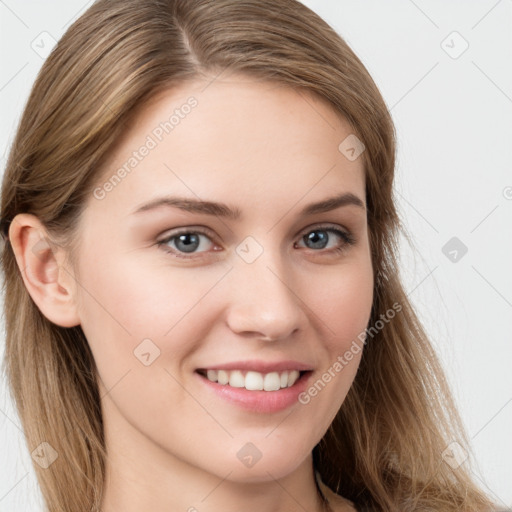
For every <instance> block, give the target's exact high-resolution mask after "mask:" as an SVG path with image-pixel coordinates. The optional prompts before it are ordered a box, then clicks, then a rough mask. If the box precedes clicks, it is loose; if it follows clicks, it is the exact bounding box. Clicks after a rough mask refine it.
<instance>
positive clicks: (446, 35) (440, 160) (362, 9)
mask: <svg viewBox="0 0 512 512" xmlns="http://www.w3.org/2000/svg"><path fill="white" fill-rule="evenodd" d="M304 3H306V4H307V5H308V6H309V7H311V8H312V9H313V10H315V11H316V12H317V13H318V14H320V15H321V16H322V17H323V18H324V19H325V20H326V21H328V22H329V23H330V24H331V25H332V26H333V27H334V28H335V29H336V30H337V31H338V32H339V33H340V34H341V35H342V37H344V38H345V40H346V41H347V42H348V43H349V45H350V46H351V48H352V49H353V50H354V51H355V53H356V54H357V55H358V56H359V58H360V59H361V60H362V61H363V63H364V64H365V66H366V67H367V68H368V70H369V72H370V74H371V75H372V76H373V78H374V80H375V82H376V83H377V85H378V87H379V88H380V90H381V92H382V94H383V96H384V98H385V101H386V103H387V105H388V107H389V108H390V109H391V113H392V116H393V119H394V121H395V124H396V128H397V135H398V144H399V147H398V167H397V182H396V197H397V202H398V205H399V208H400V212H401V216H402V218H403V221H404V224H405V226H406V228H407V230H408V232H409V234H410V235H411V236H412V238H413V241H414V248H411V247H409V246H408V245H407V244H405V243H404V244H403V250H402V262H403V265H402V267H403V269H404V280H405V283H406V289H407V290H408V292H409V297H410V298H411V300H412V301H413V303H414V304H415V306H416V307H417V310H418V314H419V316H420V318H421V319H422V320H423V322H424V323H425V325H426V327H427V330H428V332H429V333H430V335H431V337H432V339H433V343H434V345H435V346H436V348H437V349H438V351H439V353H440V355H441V358H442V361H443V363H444V366H445V368H446V371H447V374H448V378H449V381H450V384H451V386H452V388H453V391H454V393H455V396H456V399H457V401H458V404H459V407H460V410H461V413H462V417H463V419H464V422H465V424H466V427H467V430H468V433H469V436H470V438H471V440H472V446H473V449H474V452H475V455H476V462H477V469H476V470H475V477H476V478H477V479H478V480H479V481H480V483H481V485H482V486H485V487H486V488H487V489H488V491H489V493H491V494H492V495H493V496H494V498H495V499H496V500H497V501H498V503H500V504H501V505H502V506H503V507H505V506H508V507H511V506H512V436H511V435H510V432H512V429H511V427H512V371H511V367H510V366H511V363H512V342H511V334H510V333H511V331H512V272H511V271H510V266H511V263H512V222H511V220H512V1H511V0H500V1H496V0H489V1H488V0H485V1H484V0H481V1H467V0H466V1H462V0H458V1H455V0H452V1H450V2H446V1H441V0H435V1H433V0H431V1H429V2H427V1H420V0H416V1H412V0H388V1H387V2H379V1H377V0H372V1H369V0H367V1H365V2H360V1H357V0H304ZM89 5H91V2H88V3H86V2H83V1H80V0H67V1H62V0H61V1H56V0H52V1H46V2H36V1H28V0H23V1H15V0H2V1H0V25H1V35H0V52H1V55H0V105H1V117H0V165H1V169H2V172H3V169H4V166H5V157H6V156H7V151H8V148H9V145H10V143H11V141H12V138H13V136H14V130H15V127H16V124H17V122H18V119H19V116H20V113H21V111H22V109H23V106H24V104H25V101H26V99H27V97H28V93H29V90H30V87H31V85H32V83H33V81H34V79H35V76H36V73H37V72H38V70H39V68H40V66H41V65H42V62H43V59H42V58H41V56H40V55H38V53H37V52H36V51H35V50H34V49H33V48H32V46H34V47H36V44H39V47H40V48H41V47H42V46H43V43H44V44H45V46H46V48H48V47H49V45H50V46H51V39H50V37H49V36H48V35H43V36H40V34H41V33H42V32H47V33H48V34H50V35H51V36H52V37H53V38H54V39H57V40H58V39H59V38H60V37H61V35H62V34H63V33H64V31H65V30H66V29H67V27H68V26H69V24H70V23H71V22H72V21H74V20H75V19H76V18H77V17H78V16H79V15H80V14H81V13H82V12H83V11H84V10H85V9H86V7H88V6H89ZM453 32H457V33H458V34H453ZM42 38H43V39H42ZM466 45H469V46H468V47H467V49H466V50H465V51H464V52H463V53H461V52H462V50H463V49H464V48H465V46H466ZM38 51H40V52H41V51H43V49H42V48H41V49H40V50H38ZM459 54H460V55H459ZM452 237H457V238H458V239H459V240H460V241H461V242H462V243H463V244H464V245H465V246H466V247H467V248H468V251H467V253H466V254H465V255H463V256H461V254H462V253H461V252H460V251H459V252H458V253H457V261H456V262H453V261H451V260H450V259H449V257H447V256H445V254H443V252H442V248H443V247H444V245H445V244H446V243H447V242H448V241H449V240H450V239H451V238H452ZM449 250H452V248H449ZM446 252H448V251H446ZM453 255H454V253H452V255H451V256H450V255H449V256H450V257H452V258H453V257H454V256H453ZM2 330H3V322H2ZM3 349H4V346H3V337H2V339H0V357H1V355H2V353H3ZM440 456H441V454H440ZM0 460H1V464H0V511H14V510H16V512H25V511H30V512H36V511H39V510H42V506H41V500H40V497H39V494H38V493H39V491H38V489H37V485H36V481H35V476H34V473H33V470H32V467H31V460H30V453H29V450H28V449H27V447H26V445H25V443H24V440H23V437H22V433H21V430H20V428H19V420H18V418H17V416H16V414H15V412H14V410H13V407H12V404H11V402H10V400H9V398H8V395H7V391H6V388H5V383H4V381H3V380H2V381H1V382H0Z"/></svg>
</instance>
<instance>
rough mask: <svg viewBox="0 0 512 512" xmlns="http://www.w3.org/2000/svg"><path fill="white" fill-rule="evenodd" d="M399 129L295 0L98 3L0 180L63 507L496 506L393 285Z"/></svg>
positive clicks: (11, 317)
mask: <svg viewBox="0 0 512 512" xmlns="http://www.w3.org/2000/svg"><path fill="white" fill-rule="evenodd" d="M394 157H395V141H394V129H393V124H392V121H391V118H390V116H389V113H388V111H387V109H386V106H385V104H384V101H383V99H382V97H381V95H380V93H379V91H378V90H377V88H376V86H375V84H374V82H373V81H372V79H371V77H370V76H369V75H368V72H367V71H366V69H365V68H364V66H363V65H362V63H361V62H360V61H359V59H358V58H357V57H356V56H355V55H354V53H353V52H352V51H351V50H350V49H349V48H348V46H347V45H346V43H345V42H344V41H343V40H342V39H341V38H340V37H339V35H337V34H336V33H335V32H334V31H333V30H332V29H331V28H330V27H329V26H328V25H327V24H326V23H325V22H324V21H322V20H321V19H320V18H319V17H318V16H316V15H315V14H314V13H313V12H311V11H310V10H309V9H307V8H306V7H305V6H303V5H302V4H300V3H298V2H296V1H294V0H282V1H279V2H273V1H270V0H264V1H261V0H244V1H240V0H214V1H211V0H188V1H184V0H174V1H162V0H144V1H132V0H129V1H125V0H123V1H121V0H108V1H106V0H100V1H98V2H96V3H95V4H94V5H93V6H92V7H91V8H90V9H89V10H88V11H87V12H86V13H85V14H84V15H83V16H82V17H81V18H80V19H79V20H78V21H77V22H76V23H74V24H73V26H71V27H70V29H69V30H68V31H67V32H66V34H65V35H64V36H63V37H62V39H61V40H60V41H59V43H58V45H57V46H56V48H55V49H54V51H53V52H52V54H51V55H50V56H49V58H48V59H47V61H46V62H45V64H44V66H43V68H42V70H41V73H40V76H39V77H38V79H37V81H36V84H35V85H34V88H33V91H32V93H31V96H30V98H29V101H28V104H27V106H26V109H25V112H24V115H23V118H22V120H21V123H20V126H19V128H18V133H17V136H16V139H15V141H14V143H13V146H12V149H11V153H10V156H9V161H8V165H7V168H6V172H5V176H4V182H3V191H2V228H3V233H4V236H5V237H6V239H7V242H8V243H7V244H6V246H5V249H4V252H3V269H4V274H5V315H6V333H7V347H6V363H7V371H8V377H9V382H10V385H11V388H12V391H13V396H14V399H15V402H16V404H17V407H18V411H19V414H20V417H21V420H22V423H23V427H24V430H25V433H26V437H27V442H28V445H29V447H30V448H31V451H32V450H33V452H32V455H33V459H34V467H35V469H36V471H37V474H38V478H39V482H40V485H41V489H42V492H43V496H44V498H45V500H46V504H47V506H48V509H49V510H52V511H64V510H66V511H69V510H73V511H75V510H76V511H78V510H84V511H89V510H102V511H103V512H110V511H114V510H123V511H125V512H130V511H131V510H138V511H140V510H152V511H160V510H162V511H163V510H190V511H192V510H198V511H216V510H239V509H242V508H243V509H244V510H249V511H250V510H276V511H278V510H279V511H281V510H297V509H304V510H311V511H320V510H332V511H348V510H385V511H394V510H404V511H405V510H407V511H409V510H410V511H412V510H418V511H419V510H425V511H426V510H446V511H456V510H466V511H477V510H478V511H484V510H492V503H491V502H490V500H489V499H488V498H487V497H486V496H485V495H484V494H483V493H482V492H481V491H480V490H479V489H478V488H477V486H476V485H475V484H474V482H472V480H471V478H470V472H469V470H468V468H467V462H463V461H462V460H459V459H460V457H459V454H460V453H461V450H462V451H463V453H465V451H466V450H468V448H467V446H466V443H467V439H466V437H465V434H464V431H463V429H462V426H461V422H460V418H459V416H458V414H457V412H456V410H455V408H454V405H453V401H452V398H451V396H450V393H449V390H448V389H447V386H446V383H445V380H444V377H443V374H442V371H441V368H440V365H439V363H438V361H437V359H436V356H435V354H434V352H433V351H432V348H431V345H430V343H429V341H428V339H427V337H426V336H425V334H424V331H423V330H422V327H421V325H420V323H419V322H418V319H417V317H416V316H415V314H414V312H413V310H412V309H411V306H410V304H409V302H408V300H407V296H406V294H405V292H404V290H403V287H402V285H401V283H400V280H399V278H398V269H397V264H396V247H397V236H398V232H399V228H400V225H399V219H398V216H397V213H396V210H395V205H394V202H393V197H392V185H393V172H394V163H395V161H394Z"/></svg>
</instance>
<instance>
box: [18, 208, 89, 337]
mask: <svg viewBox="0 0 512 512" xmlns="http://www.w3.org/2000/svg"><path fill="white" fill-rule="evenodd" d="M9 241H10V243H11V246H12V249H13V252H14V255H15V257H16V262H17V264H18V266H19V268H20V271H21V276H22V278H23V282H24V283H25V287H26V288H27V291H28V292H29V294H30V296H31V297H32V299H33V301H34V302H35V303H36V305H37V307H38V308H39V310H40V311H41V313H42V314H43V315H44V316H45V317H46V318H47V319H48V320H50V321H51V322H53V323H54V324H57V325H60V326H61V327H74V326H76V325H80V318H79V316H78V310H77V307H76V304H75V302H76V296H75V290H76V286H75V281H74V278H73V276H72V274H71V273H70V272H69V271H68V270H67V269H66V268H65V267H64V266H63V264H64V261H65V256H66V253H65V251H64V249H63V247H61V246H58V245H57V244H56V243H55V242H53V241H52V239H51V238H50V236H49V234H48V232H47V230H46V228H45V227H44V225H43V224H42V223H41V221H40V220H39V219H38V218H37V217H36V216H35V215H32V214H28V213H20V214H18V215H16V217H14V219H13V220H12V221H11V224H10V226H9Z"/></svg>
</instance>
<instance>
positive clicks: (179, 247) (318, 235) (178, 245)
mask: <svg viewBox="0 0 512 512" xmlns="http://www.w3.org/2000/svg"><path fill="white" fill-rule="evenodd" d="M329 233H331V235H329ZM333 233H334V234H335V235H336V237H337V238H338V239H339V240H341V243H339V242H338V243H337V244H335V245H334V247H327V245H328V244H329V242H330V241H331V239H332V238H333V237H332V234H333ZM336 237H334V238H336ZM203 238H204V239H206V242H205V241H203V240H202V239H203ZM300 240H301V241H304V243H306V244H310V245H309V246H307V247H306V248H308V249H312V250H313V252H322V253H323V252H325V253H328V254H331V253H333V252H334V253H339V252H341V251H344V250H346V249H347V248H348V246H350V245H353V244H354V243H355V239H354V238H353V236H352V235H351V234H350V233H349V232H347V231H342V230H341V229H339V228H337V227H332V226H320V227H318V228H315V229H309V230H308V231H307V232H305V234H303V235H302V236H301V237H300ZM157 245H158V246H159V247H163V248H164V250H165V252H167V253H168V254H172V255H173V256H176V257H178V258H188V259H190V258H194V257H195V256H194V255H195V254H197V253H202V252H208V246H209V245H210V246H211V247H214V249H213V250H214V251H219V250H221V249H220V248H219V246H216V245H215V243H214V242H212V240H211V237H210V235H209V234H207V233H205V232H204V231H201V230H192V229H183V230H181V231H179V232H177V233H173V234H171V235H170V236H168V237H166V238H164V239H162V240H159V241H158V242H157ZM294 247H298V246H297V244H294ZM326 247H327V250H324V249H326Z"/></svg>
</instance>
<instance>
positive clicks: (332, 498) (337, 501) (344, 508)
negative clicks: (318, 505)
mask: <svg viewBox="0 0 512 512" xmlns="http://www.w3.org/2000/svg"><path fill="white" fill-rule="evenodd" d="M318 484H319V486H320V489H321V490H322V493H323V494H324V496H325V497H326V498H327V499H328V500H329V505H330V507H331V509H332V512H357V508H356V507H355V505H354V503H352V502H351V501H350V500H347V499H346V498H343V497H342V496H340V495H339V494H336V493H335V492H334V491H332V490H331V489H330V487H327V485H325V484H324V483H323V482H322V480H320V479H319V480H318Z"/></svg>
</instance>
